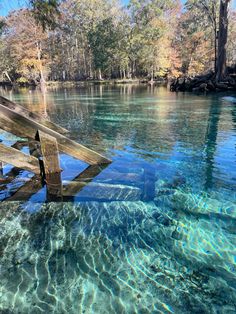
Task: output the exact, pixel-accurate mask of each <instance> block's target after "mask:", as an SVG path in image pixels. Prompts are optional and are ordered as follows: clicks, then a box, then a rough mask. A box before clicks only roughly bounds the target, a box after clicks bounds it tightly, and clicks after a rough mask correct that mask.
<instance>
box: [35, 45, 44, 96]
mask: <svg viewBox="0 0 236 314" xmlns="http://www.w3.org/2000/svg"><path fill="white" fill-rule="evenodd" d="M37 54H38V62H39V71H40V87H41V90H42V92H45V91H46V80H45V77H44V73H43V64H42V58H41V55H42V50H41V43H40V42H37Z"/></svg>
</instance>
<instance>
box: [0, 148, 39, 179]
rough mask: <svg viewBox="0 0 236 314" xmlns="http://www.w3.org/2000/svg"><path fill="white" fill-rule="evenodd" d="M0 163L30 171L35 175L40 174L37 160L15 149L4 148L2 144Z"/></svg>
mask: <svg viewBox="0 0 236 314" xmlns="http://www.w3.org/2000/svg"><path fill="white" fill-rule="evenodd" d="M0 161H3V162H5V163H7V164H11V165H13V166H15V167H18V168H22V169H25V170H28V171H31V172H33V173H35V174H40V167H39V162H38V159H37V158H35V157H33V156H29V155H26V154H24V153H22V152H20V151H19V150H17V149H15V148H12V147H7V146H4V145H3V144H0Z"/></svg>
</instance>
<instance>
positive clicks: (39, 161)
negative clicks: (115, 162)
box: [0, 96, 111, 201]
mask: <svg viewBox="0 0 236 314" xmlns="http://www.w3.org/2000/svg"><path fill="white" fill-rule="evenodd" d="M0 128H1V129H3V130H5V131H7V132H9V133H12V134H14V135H16V136H18V137H21V138H22V139H25V141H23V142H17V143H15V144H14V145H13V146H11V147H8V146H5V145H3V144H0V162H4V163H7V164H11V165H13V166H14V167H16V168H20V169H24V170H27V171H30V172H32V173H34V174H35V176H34V177H33V178H32V179H31V180H30V181H28V182H26V183H25V184H24V185H23V186H22V187H21V188H20V189H19V190H17V191H16V192H15V193H14V194H13V195H11V196H10V197H8V198H7V200H25V199H28V198H29V197H30V196H32V195H33V194H35V193H36V192H37V191H39V190H40V189H41V188H42V186H44V185H46V187H47V199H48V200H50V201H51V200H63V198H64V197H67V198H68V197H69V196H71V195H72V194H73V193H75V192H77V193H78V192H79V191H80V190H81V189H82V188H83V187H84V186H85V185H86V184H88V183H89V182H91V181H92V179H93V178H94V177H95V176H97V175H98V174H99V173H100V172H101V171H102V170H103V169H104V168H105V167H106V166H107V165H108V164H110V163H111V160H109V159H108V158H106V157H104V156H102V155H101V154H99V153H97V152H95V151H93V150H90V149H88V148H87V147H85V146H83V145H81V144H79V143H77V142H75V141H73V140H71V139H69V138H68V137H67V136H66V134H67V132H68V131H67V130H66V129H64V128H62V127H60V126H58V125H56V124H54V123H52V122H50V121H48V120H46V119H44V118H42V117H41V116H40V115H37V114H35V113H32V112H30V111H28V110H27V109H25V108H24V107H22V106H20V105H18V104H15V103H14V102H12V101H10V100H8V99H6V98H4V97H2V96H0ZM25 145H27V146H28V147H29V151H30V154H25V153H23V152H21V151H20V149H21V148H22V146H25ZM59 152H62V153H65V154H68V155H70V156H72V157H74V158H77V159H79V160H81V161H83V162H85V163H87V164H89V167H88V168H87V169H86V170H85V171H84V172H82V173H81V174H80V176H78V177H77V178H76V180H75V181H73V183H71V185H70V184H69V186H68V185H67V187H66V188H64V187H63V185H62V180H61V171H62V169H61V168H60V163H59ZM85 177H86V178H90V180H88V179H87V180H84V178H85ZM81 182H83V183H81ZM8 183H9V182H8ZM72 186H73V187H72Z"/></svg>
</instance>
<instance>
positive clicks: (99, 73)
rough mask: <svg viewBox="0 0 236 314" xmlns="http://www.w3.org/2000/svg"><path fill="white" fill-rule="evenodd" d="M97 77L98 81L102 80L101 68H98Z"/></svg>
mask: <svg viewBox="0 0 236 314" xmlns="http://www.w3.org/2000/svg"><path fill="white" fill-rule="evenodd" d="M98 79H99V80H100V81H102V71H101V69H98Z"/></svg>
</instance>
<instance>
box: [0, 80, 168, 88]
mask: <svg viewBox="0 0 236 314" xmlns="http://www.w3.org/2000/svg"><path fill="white" fill-rule="evenodd" d="M160 83H167V80H165V79H158V80H153V81H150V80H148V79H146V78H139V79H111V80H84V81H48V82H46V86H47V87H49V88H60V87H64V88H70V87H77V86H78V87H79V86H87V85H114V84H160ZM0 86H2V87H14V86H15V87H39V86H40V85H36V84H23V85H22V84H18V83H12V82H0Z"/></svg>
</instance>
